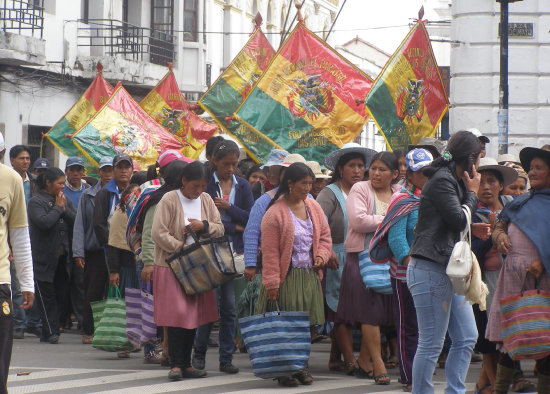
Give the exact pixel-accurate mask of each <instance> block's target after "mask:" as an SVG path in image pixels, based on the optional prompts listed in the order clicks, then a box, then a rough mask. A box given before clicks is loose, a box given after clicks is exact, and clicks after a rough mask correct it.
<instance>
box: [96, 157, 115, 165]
mask: <svg viewBox="0 0 550 394" xmlns="http://www.w3.org/2000/svg"><path fill="white" fill-rule="evenodd" d="M108 166H111V167H112V166H113V158H112V157H108V156H105V157H102V158H101V160H100V161H99V168H103V167H108Z"/></svg>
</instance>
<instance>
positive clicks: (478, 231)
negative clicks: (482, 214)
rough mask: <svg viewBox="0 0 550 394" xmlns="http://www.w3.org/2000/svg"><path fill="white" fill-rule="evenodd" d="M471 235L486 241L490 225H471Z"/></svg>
mask: <svg viewBox="0 0 550 394" xmlns="http://www.w3.org/2000/svg"><path fill="white" fill-rule="evenodd" d="M472 234H473V235H475V236H476V237H478V238H479V239H482V240H483V241H486V240H488V239H489V237H490V236H491V225H490V224H489V223H472Z"/></svg>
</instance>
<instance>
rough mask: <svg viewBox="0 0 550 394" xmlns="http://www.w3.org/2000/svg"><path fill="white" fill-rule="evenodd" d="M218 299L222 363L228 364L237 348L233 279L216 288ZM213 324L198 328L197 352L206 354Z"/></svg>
mask: <svg viewBox="0 0 550 394" xmlns="http://www.w3.org/2000/svg"><path fill="white" fill-rule="evenodd" d="M216 299H217V301H218V309H219V311H220V364H227V363H230V362H232V361H233V349H234V348H235V325H236V315H235V314H236V311H235V309H236V308H235V288H234V286H233V281H229V282H227V283H224V284H223V285H221V286H220V287H218V288H216ZM213 324H214V323H208V324H204V325H202V326H200V327H199V328H197V333H196V335H195V345H194V346H195V352H196V353H197V354H201V355H204V354H206V350H207V349H208V338H209V337H210V331H212V326H213ZM168 340H170V336H168Z"/></svg>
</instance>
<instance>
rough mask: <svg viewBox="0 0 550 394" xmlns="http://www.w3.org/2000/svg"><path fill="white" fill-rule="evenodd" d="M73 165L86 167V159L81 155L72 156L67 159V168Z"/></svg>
mask: <svg viewBox="0 0 550 394" xmlns="http://www.w3.org/2000/svg"><path fill="white" fill-rule="evenodd" d="M73 166H80V167H84V160H82V158H80V157H76V156H72V157H69V158H68V159H67V162H66V163H65V168H69V167H73Z"/></svg>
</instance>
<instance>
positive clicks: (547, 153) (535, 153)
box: [519, 145, 550, 173]
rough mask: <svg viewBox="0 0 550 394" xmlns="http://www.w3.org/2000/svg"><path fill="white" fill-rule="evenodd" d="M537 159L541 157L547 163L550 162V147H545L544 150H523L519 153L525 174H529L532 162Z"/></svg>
mask: <svg viewBox="0 0 550 394" xmlns="http://www.w3.org/2000/svg"><path fill="white" fill-rule="evenodd" d="M535 157H540V158H541V159H545V161H547V162H550V147H548V146H547V145H544V146H543V147H542V148H531V147H529V148H523V149H522V150H521V151H520V152H519V160H520V162H521V166H522V167H523V169H524V170H525V172H527V173H529V170H530V167H531V161H532V160H533V159H534V158H535Z"/></svg>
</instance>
